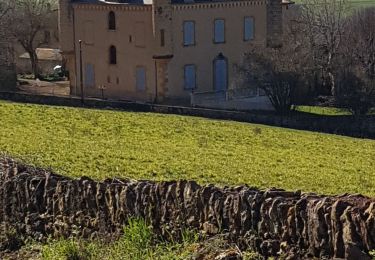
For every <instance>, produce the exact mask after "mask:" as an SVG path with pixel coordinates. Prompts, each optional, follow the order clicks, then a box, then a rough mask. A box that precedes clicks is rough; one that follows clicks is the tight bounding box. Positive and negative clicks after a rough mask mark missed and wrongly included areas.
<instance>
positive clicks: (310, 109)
mask: <svg viewBox="0 0 375 260" xmlns="http://www.w3.org/2000/svg"><path fill="white" fill-rule="evenodd" d="M296 111H299V112H305V113H310V114H316V115H325V116H342V115H351V113H350V112H349V111H348V110H345V109H340V108H335V107H320V106H297V107H296Z"/></svg>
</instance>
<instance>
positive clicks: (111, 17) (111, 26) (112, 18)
mask: <svg viewBox="0 0 375 260" xmlns="http://www.w3.org/2000/svg"><path fill="white" fill-rule="evenodd" d="M108 30H116V15H115V13H114V12H113V11H111V12H109V14H108Z"/></svg>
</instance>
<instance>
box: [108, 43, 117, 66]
mask: <svg viewBox="0 0 375 260" xmlns="http://www.w3.org/2000/svg"><path fill="white" fill-rule="evenodd" d="M109 64H113V65H114V64H117V51H116V47H115V46H113V45H112V46H111V47H110V48H109Z"/></svg>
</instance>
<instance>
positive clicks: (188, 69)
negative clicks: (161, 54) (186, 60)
mask: <svg viewBox="0 0 375 260" xmlns="http://www.w3.org/2000/svg"><path fill="white" fill-rule="evenodd" d="M184 83H185V84H184V89H186V90H192V89H195V87H196V68H195V65H185V67H184Z"/></svg>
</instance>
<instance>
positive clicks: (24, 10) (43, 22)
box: [7, 0, 57, 78]
mask: <svg viewBox="0 0 375 260" xmlns="http://www.w3.org/2000/svg"><path fill="white" fill-rule="evenodd" d="M56 4H57V3H56V0H13V6H14V8H13V10H12V12H11V15H10V14H9V13H8V15H7V18H8V26H9V30H10V32H11V33H12V34H13V37H14V38H15V39H16V41H18V42H19V43H20V44H21V46H22V47H23V48H24V49H25V51H26V52H27V53H28V54H29V56H30V62H31V67H32V71H33V73H34V76H35V78H38V77H39V76H40V73H39V67H38V57H37V54H36V49H37V48H38V47H40V46H41V45H42V44H44V43H46V39H45V37H44V35H43V33H44V31H45V30H46V29H47V28H48V26H49V21H50V17H51V14H52V13H53V11H54V9H55V6H56Z"/></svg>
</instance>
